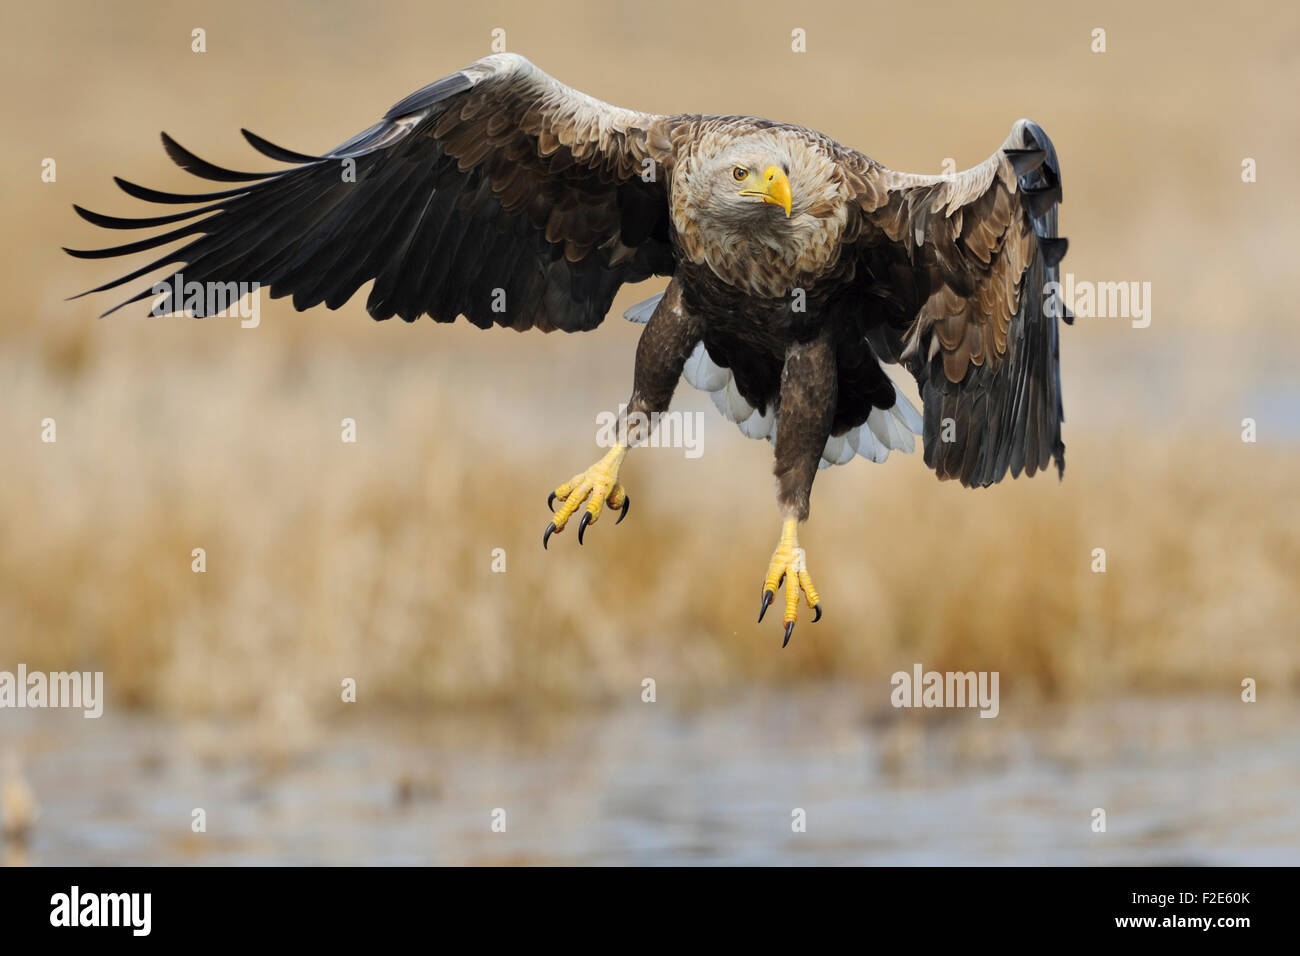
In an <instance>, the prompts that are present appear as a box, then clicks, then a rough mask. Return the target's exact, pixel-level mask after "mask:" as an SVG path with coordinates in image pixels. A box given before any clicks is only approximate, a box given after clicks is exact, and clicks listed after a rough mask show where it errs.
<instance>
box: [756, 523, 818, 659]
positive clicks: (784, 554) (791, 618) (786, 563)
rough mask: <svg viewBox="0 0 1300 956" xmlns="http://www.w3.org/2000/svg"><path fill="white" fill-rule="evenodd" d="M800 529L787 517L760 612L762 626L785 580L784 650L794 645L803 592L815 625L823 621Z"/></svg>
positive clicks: (774, 555) (774, 554)
mask: <svg viewBox="0 0 1300 956" xmlns="http://www.w3.org/2000/svg"><path fill="white" fill-rule="evenodd" d="M798 528H799V522H797V521H796V520H795V519H794V518H787V519H786V521H785V524H784V525H782V527H781V541H780V543H779V544H777V546H776V550H775V551H773V552H772V561H771V563H770V564H768V566H767V577H766V578H765V579H764V581H763V602H762V604H761V605H760V607H759V609H758V620H759V623H760V624H761V623H762V621H763V615H764V614H766V613H767V609H768V608H769V607H771V605H772V601H773V600H774V599H775V598H776V589H777V588H779V587H780V586H781V581H782V580H784V581H785V619H784V620H785V640H784V641H783V642H782V643H781V646H782V647H785V646H786V645H787V644H789V643H790V635H791V634H793V633H794V622H795V619H796V618H797V617H798V609H799V593H800V592H803V596H804V600H806V601H807V602H808V606H809V607H810V608H812V610H813V614H814V617H813V623H814V624H816V623H817V622H818V621H820V620H821V619H822V599H821V598H820V597H819V596H818V594H817V588H816V587H814V586H813V581H812V576H811V575H810V574H809V573H808V562H807V558H806V557H805V555H804V550H803V548H801V547H799V530H798Z"/></svg>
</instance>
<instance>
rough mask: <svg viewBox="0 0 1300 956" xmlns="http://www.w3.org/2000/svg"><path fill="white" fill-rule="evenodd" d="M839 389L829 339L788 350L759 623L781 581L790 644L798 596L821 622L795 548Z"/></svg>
mask: <svg viewBox="0 0 1300 956" xmlns="http://www.w3.org/2000/svg"><path fill="white" fill-rule="evenodd" d="M838 389H839V382H838V373H837V368H836V359H835V349H834V347H833V345H832V344H831V340H830V337H829V335H828V334H826V333H823V334H822V335H821V336H819V337H818V338H816V339H814V340H812V341H810V342H802V343H798V344H796V345H793V346H791V347H790V348H789V349H788V350H787V352H786V357H785V366H784V368H783V369H782V371H781V396H780V404H779V407H778V411H777V428H776V468H775V471H776V484H777V494H776V497H777V503H778V504H779V505H780V506H781V515H782V519H783V524H782V526H781V540H780V543H778V544H777V546H776V550H775V551H774V552H773V553H772V560H771V562H770V563H769V564H768V567H767V577H766V578H764V579H763V597H762V603H761V605H760V606H759V611H758V620H759V621H760V622H762V620H763V615H764V614H766V613H767V609H768V608H769V607H770V606H771V604H772V602H773V600H775V598H776V590H777V588H778V587H780V586H781V582H782V581H783V580H784V582H785V640H784V641H783V642H782V644H781V646H782V647H785V646H786V645H787V644H789V643H790V635H791V634H793V633H794V623H795V619H796V617H797V615H798V609H799V593H800V592H801V591H802V592H803V595H804V597H805V598H806V599H807V601H808V606H809V607H810V608H812V609H813V614H814V617H813V623H816V622H817V621H820V620H821V617H822V605H821V598H820V597H819V596H818V594H817V589H816V588H815V587H814V586H813V581H812V576H811V575H810V574H809V573H808V562H807V558H806V557H805V555H804V551H803V548H801V547H799V522H801V521H807V520H808V507H809V500H810V498H811V496H812V483H813V478H814V477H816V475H817V463H818V462H819V461H820V460H821V453H822V449H823V448H825V447H826V439H827V438H829V437H830V433H831V424H832V420H833V418H834V414H835V401H836V396H837V393H838Z"/></svg>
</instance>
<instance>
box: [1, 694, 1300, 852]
mask: <svg viewBox="0 0 1300 956" xmlns="http://www.w3.org/2000/svg"><path fill="white" fill-rule="evenodd" d="M295 713H296V712H295V711H294V710H293V708H292V707H290V708H288V709H286V710H285V711H283V712H280V713H277V714H273V715H268V716H267V718H266V719H264V720H260V721H256V722H247V721H246V722H241V723H234V724H209V723H202V722H186V723H182V724H168V723H166V722H164V721H161V720H158V719H153V718H148V717H138V716H126V717H121V716H114V715H113V714H111V713H110V714H107V715H105V717H104V718H102V719H101V720H100V721H90V720H82V719H80V718H75V717H70V716H67V715H62V714H58V715H51V714H50V713H49V712H45V713H42V714H37V715H35V717H34V718H32V719H28V720H27V721H26V722H27V729H26V730H25V731H20V732H15V727H16V726H17V723H16V722H6V723H5V724H0V735H2V736H0V749H4V748H8V749H10V750H13V749H15V748H19V749H21V750H22V752H23V753H24V761H23V763H24V767H25V770H24V773H25V776H26V779H27V781H28V785H29V786H30V788H31V790H32V792H33V793H34V794H35V795H36V800H37V803H38V805H39V813H40V815H39V818H38V820H37V821H36V823H35V825H34V826H33V828H32V835H31V838H30V840H29V843H28V846H27V847H26V849H25V850H21V849H19V848H17V847H16V846H13V845H10V846H9V847H8V848H7V851H6V859H7V861H8V862H11V863H14V862H29V863H38V864H103V865H115V864H146V865H148V864H209V865H234V864H252V865H258V864H417V865H418V864H523V863H543V864H598V865H605V864H627V863H638V864H685V863H705V864H758V865H764V864H786V863H792V864H833V865H834V864H940V863H942V864H978V863H992V864H1161V863H1185V864H1216V865H1217V864H1291V865H1294V864H1296V863H1298V862H1300V760H1298V759H1297V758H1300V735H1297V733H1296V727H1297V726H1300V720H1298V719H1297V718H1300V706H1297V704H1296V703H1294V702H1292V703H1289V704H1286V705H1277V706H1270V705H1265V704H1254V705H1249V704H1242V703H1236V702H1231V698H1229V700H1228V701H1210V700H1205V699H1167V700H1146V701H1144V700H1124V701H1117V702H1113V703H1108V704H1104V705H1103V704H1090V705H1088V706H1086V707H1078V708H1064V707H1050V708H1034V709H1030V710H1028V711H1026V712H1021V711H1019V709H1018V708H1017V707H1016V706H1015V705H1014V704H1013V705H1011V706H1004V710H1003V713H1002V715H1001V716H999V717H998V718H996V719H993V720H986V719H981V718H979V717H977V716H976V715H975V713H974V712H970V711H956V712H947V713H944V714H942V715H941V716H937V715H936V714H937V712H931V713H928V714H927V713H921V712H909V711H894V710H892V709H888V708H885V709H884V710H880V709H876V708H873V707H866V706H864V705H863V703H862V700H861V695H860V693H858V692H856V691H854V690H852V689H848V688H832V687H826V688H821V689H817V690H807V691H801V692H778V693H765V694H755V695H753V696H749V697H745V698H742V699H736V700H732V701H731V702H728V703H726V704H720V705H710V706H707V707H705V708H703V709H694V708H685V709H684V708H674V707H671V706H669V705H665V704H636V705H631V706H624V707H616V708H609V709H604V710H600V711H594V712H580V713H573V714H569V715H567V716H552V717H549V718H545V719H541V718H539V717H538V715H535V714H523V713H520V714H514V715H511V716H502V715H501V714H499V713H498V714H494V715H483V716H474V715H464V714H462V715H456V716H442V717H438V718H431V719H427V720H426V719H414V718H391V719H383V720H369V719H358V720H357V721H355V722H354V721H349V720H343V721H335V722H331V723H330V724H329V725H328V726H315V725H311V724H310V723H309V722H301V721H299V720H298V719H297V718H296V717H295V716H294V714H295ZM29 716H30V714H29ZM195 807H201V808H203V809H204V810H205V811H206V815H207V832H206V833H201V834H196V833H192V832H191V829H190V821H191V813H192V811H193V809H194V808H195ZM1097 807H1100V808H1104V809H1105V810H1106V813H1107V830H1106V832H1105V833H1096V832H1093V831H1092V828H1091V823H1092V819H1093V815H1092V812H1093V809H1094V808H1097ZM495 808H502V809H504V810H505V811H506V832H504V833H494V832H492V830H491V821H492V816H491V814H492V811H493V810H494V809H495ZM795 808H802V809H803V810H805V811H806V812H807V832H805V833H793V832H792V829H791V820H792V816H791V814H792V811H793V810H794V809H795Z"/></svg>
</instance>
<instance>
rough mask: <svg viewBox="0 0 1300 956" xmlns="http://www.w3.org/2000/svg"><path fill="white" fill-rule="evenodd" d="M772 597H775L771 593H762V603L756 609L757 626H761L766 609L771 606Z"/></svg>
mask: <svg viewBox="0 0 1300 956" xmlns="http://www.w3.org/2000/svg"><path fill="white" fill-rule="evenodd" d="M774 597H776V595H775V594H773V593H772V592H771V591H764V592H763V603H762V604H760V605H759V608H758V623H759V624H762V623H763V615H764V614H766V613H767V609H768V608H770V607H771V606H772V599H773V598H774Z"/></svg>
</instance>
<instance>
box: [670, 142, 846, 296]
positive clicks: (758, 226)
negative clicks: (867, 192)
mask: <svg viewBox="0 0 1300 956" xmlns="http://www.w3.org/2000/svg"><path fill="white" fill-rule="evenodd" d="M672 195H673V199H672V213H673V220H674V225H675V226H676V228H677V232H678V235H679V236H680V237H681V240H682V243H683V246H684V250H685V252H686V254H687V256H688V257H689V258H690V259H691V260H692V261H694V262H698V263H702V264H707V265H708V266H709V267H710V268H711V269H712V270H713V271H714V273H715V274H717V275H718V276H719V277H720V278H722V279H723V280H724V281H726V282H728V283H730V284H732V285H734V286H736V287H738V288H741V289H744V290H745V291H748V292H751V293H755V294H759V295H764V296H784V295H786V294H787V293H788V291H789V289H790V288H792V287H794V285H795V284H796V280H797V279H799V278H800V277H801V276H807V275H809V274H815V273H817V272H818V271H820V270H821V269H823V268H825V267H826V266H827V265H828V264H829V263H830V261H831V259H833V257H834V256H835V254H836V253H837V251H838V247H837V244H836V240H837V239H838V237H839V234H840V231H841V230H842V228H843V225H844V202H843V199H842V195H841V193H840V190H839V183H838V182H837V181H836V179H835V177H834V175H833V164H832V163H831V162H830V161H829V159H828V157H827V156H826V155H825V154H824V153H823V152H822V151H821V150H819V149H817V148H816V145H815V144H813V143H810V142H805V140H804V138H802V137H801V136H800V135H799V134H798V133H797V132H794V131H792V130H786V129H780V128H766V129H759V130H751V131H747V132H743V133H738V132H737V131H736V130H735V129H734V128H731V127H728V126H725V125H724V126H723V127H722V128H720V129H718V130H716V131H714V132H713V135H711V136H702V137H701V140H700V142H699V143H698V144H697V148H696V149H695V150H694V151H693V154H692V155H691V156H690V157H689V158H688V159H687V161H686V162H684V163H681V164H680V165H679V166H678V168H677V169H675V170H674V177H673V189H672Z"/></svg>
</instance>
